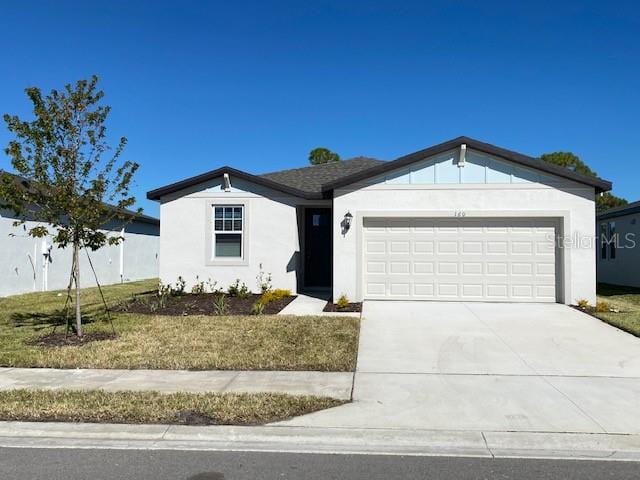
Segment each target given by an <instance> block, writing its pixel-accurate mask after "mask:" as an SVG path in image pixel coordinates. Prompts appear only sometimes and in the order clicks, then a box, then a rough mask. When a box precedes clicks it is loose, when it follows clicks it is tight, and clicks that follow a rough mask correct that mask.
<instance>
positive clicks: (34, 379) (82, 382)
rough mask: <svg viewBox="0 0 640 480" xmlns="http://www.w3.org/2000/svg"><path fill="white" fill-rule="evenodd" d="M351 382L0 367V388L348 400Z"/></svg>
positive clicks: (250, 374) (332, 375) (272, 375)
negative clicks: (253, 394)
mask: <svg viewBox="0 0 640 480" xmlns="http://www.w3.org/2000/svg"><path fill="white" fill-rule="evenodd" d="M352 384H353V373H352V372H287V371H233V370H228V371H227V370H207V371H189V370H110V369H103V370H99V369H75V370H70V369H54V368H0V390H10V389H18V388H37V389H52V390H54V389H55V390H59V389H73V390H93V389H101V390H106V391H111V392H114V391H119V390H135V391H140V390H154V391H159V392H195V393H198V392H216V393H228V392H234V393H241V392H249V393H251V392H275V393H287V394H290V395H317V396H325V397H332V398H336V399H339V400H349V399H350V398H351V387H352Z"/></svg>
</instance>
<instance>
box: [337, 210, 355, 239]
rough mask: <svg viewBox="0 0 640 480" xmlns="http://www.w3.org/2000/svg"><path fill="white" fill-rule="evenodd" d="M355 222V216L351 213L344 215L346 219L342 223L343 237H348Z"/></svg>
mask: <svg viewBox="0 0 640 480" xmlns="http://www.w3.org/2000/svg"><path fill="white" fill-rule="evenodd" d="M352 221H353V215H351V212H347V213H345V214H344V219H343V220H342V222H340V225H341V226H342V235H346V234H347V232H348V231H349V229H350V228H351V222H352Z"/></svg>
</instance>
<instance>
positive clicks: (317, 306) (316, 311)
mask: <svg viewBox="0 0 640 480" xmlns="http://www.w3.org/2000/svg"><path fill="white" fill-rule="evenodd" d="M330 296H331V292H329V291H327V292H318V293H313V294H304V293H299V294H298V296H297V297H296V298H295V300H294V301H293V302H291V303H290V304H289V305H287V306H286V307H284V308H283V309H282V310H281V311H280V312H279V313H278V315H313V316H316V317H355V318H360V313H357V312H323V311H322V310H323V308H324V307H325V305H326V304H327V301H328V300H329V297H330Z"/></svg>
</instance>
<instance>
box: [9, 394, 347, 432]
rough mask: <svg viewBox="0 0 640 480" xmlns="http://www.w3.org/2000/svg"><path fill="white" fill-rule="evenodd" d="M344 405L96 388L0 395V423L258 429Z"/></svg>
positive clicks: (295, 398) (255, 396) (327, 401)
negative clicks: (258, 426) (139, 424)
mask: <svg viewBox="0 0 640 480" xmlns="http://www.w3.org/2000/svg"><path fill="white" fill-rule="evenodd" d="M344 403H345V402H343V401H341V400H335V399H332V398H327V397H314V396H293V395H284V394H271V393H251V394H248V393H246V394H234V393H223V394H217V393H201V394H196V393H169V394H164V393H158V392H104V391H101V390H91V391H73V390H55V391H51V390H7V391H0V420H12V421H36V422H45V421H46V422H89V423H160V424H198V425H259V424H264V423H269V422H275V421H278V420H284V419H287V418H291V417H295V416H297V415H304V414H307V413H311V412H315V411H317V410H322V409H325V408H331V407H335V406H338V405H342V404H344Z"/></svg>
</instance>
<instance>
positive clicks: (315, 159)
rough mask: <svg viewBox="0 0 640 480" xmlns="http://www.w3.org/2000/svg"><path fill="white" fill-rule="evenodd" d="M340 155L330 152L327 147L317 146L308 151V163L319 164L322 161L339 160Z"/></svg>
mask: <svg viewBox="0 0 640 480" xmlns="http://www.w3.org/2000/svg"><path fill="white" fill-rule="evenodd" d="M339 161H340V155H338V154H337V153H335V152H332V151H331V150H329V149H328V148H324V147H318V148H314V149H313V150H311V151H310V152H309V163H311V165H320V164H322V163H330V162H339Z"/></svg>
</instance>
